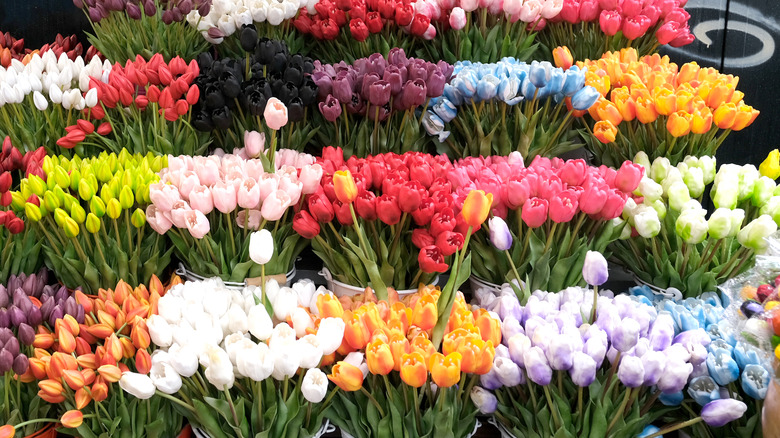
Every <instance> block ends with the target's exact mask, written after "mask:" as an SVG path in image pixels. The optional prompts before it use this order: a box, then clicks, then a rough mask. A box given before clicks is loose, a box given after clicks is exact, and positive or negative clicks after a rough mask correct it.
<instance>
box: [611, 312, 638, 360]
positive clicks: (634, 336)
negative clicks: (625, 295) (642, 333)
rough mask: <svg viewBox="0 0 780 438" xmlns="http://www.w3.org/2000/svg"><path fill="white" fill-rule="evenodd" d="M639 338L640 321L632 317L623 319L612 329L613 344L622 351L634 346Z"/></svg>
mask: <svg viewBox="0 0 780 438" xmlns="http://www.w3.org/2000/svg"><path fill="white" fill-rule="evenodd" d="M638 340H639V323H638V322H636V320H634V319H632V318H625V319H623V321H621V322H620V323H619V324H617V325H616V326H615V327H614V329H613V331H612V339H611V341H612V346H613V347H615V349H616V350H617V351H620V352H621V353H625V352H627V351H628V350H630V349H632V348H634V346H635V345H636V343H637V341H638Z"/></svg>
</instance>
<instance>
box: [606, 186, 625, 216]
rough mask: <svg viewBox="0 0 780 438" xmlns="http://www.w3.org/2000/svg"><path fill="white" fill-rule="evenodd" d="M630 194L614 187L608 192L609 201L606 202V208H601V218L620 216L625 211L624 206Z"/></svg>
mask: <svg viewBox="0 0 780 438" xmlns="http://www.w3.org/2000/svg"><path fill="white" fill-rule="evenodd" d="M627 199H628V196H626V194H625V193H623V192H621V191H620V190H618V189H612V190H611V191H610V192H609V193H608V194H607V201H606V202H605V203H604V208H602V209H601V214H600V215H601V218H602V219H604V220H607V221H608V220H612V219H615V218H616V217H619V216H620V215H621V214H622V213H623V207H624V206H625V205H626V200H627Z"/></svg>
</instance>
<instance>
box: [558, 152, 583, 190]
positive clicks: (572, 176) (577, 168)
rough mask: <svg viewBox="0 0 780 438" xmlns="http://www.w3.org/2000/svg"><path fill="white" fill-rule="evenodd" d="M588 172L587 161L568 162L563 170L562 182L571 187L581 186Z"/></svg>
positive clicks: (561, 173)
mask: <svg viewBox="0 0 780 438" xmlns="http://www.w3.org/2000/svg"><path fill="white" fill-rule="evenodd" d="M587 171H588V163H586V162H585V160H583V159H579V160H568V161H567V162H566V164H564V165H563V167H562V168H561V172H560V176H561V181H563V182H564V183H566V184H568V185H570V186H578V185H581V184H582V182H583V181H584V180H585V175H586V172H587Z"/></svg>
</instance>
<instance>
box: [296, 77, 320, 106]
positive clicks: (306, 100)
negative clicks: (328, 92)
mask: <svg viewBox="0 0 780 438" xmlns="http://www.w3.org/2000/svg"><path fill="white" fill-rule="evenodd" d="M317 92H318V87H317V84H315V83H314V81H312V80H311V78H307V79H306V81H304V83H303V85H301V86H300V87H298V97H300V98H301V101H302V102H303V106H309V105H311V104H313V103H314V101H315V100H316V99H317Z"/></svg>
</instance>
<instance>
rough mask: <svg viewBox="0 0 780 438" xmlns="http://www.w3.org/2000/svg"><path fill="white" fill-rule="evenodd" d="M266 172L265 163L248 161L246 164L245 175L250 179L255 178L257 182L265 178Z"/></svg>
mask: <svg viewBox="0 0 780 438" xmlns="http://www.w3.org/2000/svg"><path fill="white" fill-rule="evenodd" d="M264 173H265V170H263V162H262V161H260V160H246V161H245V162H244V174H245V175H246V176H248V177H249V178H254V180H255V181H260V178H262V177H263V174H264Z"/></svg>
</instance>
